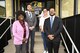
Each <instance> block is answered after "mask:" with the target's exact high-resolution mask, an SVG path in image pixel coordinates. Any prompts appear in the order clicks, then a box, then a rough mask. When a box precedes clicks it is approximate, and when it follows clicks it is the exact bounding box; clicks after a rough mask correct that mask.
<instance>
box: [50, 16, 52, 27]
mask: <svg viewBox="0 0 80 53" xmlns="http://www.w3.org/2000/svg"><path fill="white" fill-rule="evenodd" d="M50 24H51V28H52V25H53V17H52V16H51V19H50Z"/></svg>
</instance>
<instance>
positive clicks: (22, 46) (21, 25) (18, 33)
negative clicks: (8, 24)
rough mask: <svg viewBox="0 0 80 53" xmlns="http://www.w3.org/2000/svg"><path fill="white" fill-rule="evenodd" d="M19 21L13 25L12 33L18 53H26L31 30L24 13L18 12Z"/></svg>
mask: <svg viewBox="0 0 80 53" xmlns="http://www.w3.org/2000/svg"><path fill="white" fill-rule="evenodd" d="M16 16H17V20H16V21H15V22H14V23H13V26H12V33H13V40H14V45H15V48H16V53H26V43H27V41H28V37H29V29H28V24H27V22H25V21H24V19H25V18H26V15H25V13H24V12H23V11H18V12H17V14H16Z"/></svg>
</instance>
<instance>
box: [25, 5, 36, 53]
mask: <svg viewBox="0 0 80 53" xmlns="http://www.w3.org/2000/svg"><path fill="white" fill-rule="evenodd" d="M25 13H26V19H25V20H26V22H27V23H28V25H29V35H30V39H31V45H30V53H34V39H35V26H36V22H37V20H36V15H35V14H34V13H33V12H32V6H31V5H30V4H28V5H27V11H25ZM27 53H29V39H28V43H27Z"/></svg>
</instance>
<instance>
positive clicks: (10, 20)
mask: <svg viewBox="0 0 80 53" xmlns="http://www.w3.org/2000/svg"><path fill="white" fill-rule="evenodd" d="M5 18H6V17H5ZM7 19H10V25H9V27H7V29H6V30H5V31H4V33H3V34H2V35H1V36H0V39H1V38H2V37H3V36H4V34H5V33H6V32H7V31H8V29H9V28H10V27H11V25H12V24H11V18H10V17H8V18H6V19H5V20H4V21H3V22H2V23H1V24H0V26H1V25H2V24H3V23H4V22H5V21H6V20H7ZM10 30H11V28H10Z"/></svg>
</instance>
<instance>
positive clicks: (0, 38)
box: [0, 25, 11, 39]
mask: <svg viewBox="0 0 80 53" xmlns="http://www.w3.org/2000/svg"><path fill="white" fill-rule="evenodd" d="M10 27H11V25H9V27H8V28H7V29H6V30H5V31H4V33H3V34H2V35H1V36H0V39H1V38H2V37H3V36H4V34H5V33H6V32H7V31H8V29H9V28H10Z"/></svg>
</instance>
